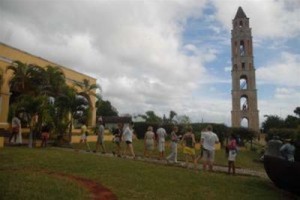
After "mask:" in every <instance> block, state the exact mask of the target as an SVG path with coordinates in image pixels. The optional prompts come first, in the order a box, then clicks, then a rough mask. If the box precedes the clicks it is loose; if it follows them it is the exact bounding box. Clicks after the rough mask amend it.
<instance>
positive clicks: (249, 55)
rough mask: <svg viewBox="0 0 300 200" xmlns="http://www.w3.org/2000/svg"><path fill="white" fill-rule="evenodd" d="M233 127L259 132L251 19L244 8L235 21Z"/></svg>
mask: <svg viewBox="0 0 300 200" xmlns="http://www.w3.org/2000/svg"><path fill="white" fill-rule="evenodd" d="M232 27H233V28H232V30H231V55H232V70H231V77H232V91H231V95H232V111H231V123H232V127H241V126H243V127H247V128H250V129H252V130H254V131H257V132H258V131H259V118H258V109H257V89H256V81H255V67H254V62H253V45H252V33H251V28H250V26H249V18H248V17H247V16H246V14H245V12H244V11H243V9H242V8H241V7H239V8H238V10H237V13H236V15H235V17H234V19H233V20H232Z"/></svg>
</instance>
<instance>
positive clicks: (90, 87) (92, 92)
mask: <svg viewBox="0 0 300 200" xmlns="http://www.w3.org/2000/svg"><path fill="white" fill-rule="evenodd" d="M74 85H75V86H76V87H79V88H80V91H79V92H78V93H77V94H78V95H80V96H82V97H84V98H86V99H87V101H88V103H89V107H88V110H87V115H88V116H87V118H88V119H90V115H91V111H92V110H91V108H92V105H91V104H92V102H91V98H90V96H94V97H96V98H97V99H101V96H100V94H99V93H96V90H97V89H98V90H100V91H101V86H100V85H98V84H90V81H89V80H88V79H83V81H82V82H75V84H74Z"/></svg>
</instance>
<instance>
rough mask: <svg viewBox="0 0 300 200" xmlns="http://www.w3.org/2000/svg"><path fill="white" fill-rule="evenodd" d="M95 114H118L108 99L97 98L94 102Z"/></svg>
mask: <svg viewBox="0 0 300 200" xmlns="http://www.w3.org/2000/svg"><path fill="white" fill-rule="evenodd" d="M96 107H97V116H118V111H117V109H116V108H115V107H114V106H112V105H111V103H110V101H103V100H101V99H99V100H98V101H97V102H96Z"/></svg>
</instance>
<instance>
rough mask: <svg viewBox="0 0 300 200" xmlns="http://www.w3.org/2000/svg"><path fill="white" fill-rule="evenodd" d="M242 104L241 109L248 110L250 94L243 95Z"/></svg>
mask: <svg viewBox="0 0 300 200" xmlns="http://www.w3.org/2000/svg"><path fill="white" fill-rule="evenodd" d="M240 105H241V110H242V111H246V110H248V96H245V95H244V96H242V97H241V99H240Z"/></svg>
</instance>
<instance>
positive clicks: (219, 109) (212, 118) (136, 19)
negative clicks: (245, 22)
mask: <svg viewBox="0 0 300 200" xmlns="http://www.w3.org/2000/svg"><path fill="white" fill-rule="evenodd" d="M239 6H242V8H243V10H244V12H245V13H246V15H247V17H249V18H250V26H251V28H252V35H253V40H254V64H255V68H256V79H257V80H256V81H257V89H258V109H259V112H260V121H262V120H263V116H264V115H267V114H273V115H278V116H281V117H285V116H286V115H287V114H293V110H294V109H295V108H296V107H297V106H300V81H299V77H300V1H299V0H284V1H278V0H264V1H260V0H153V1H150V0H0V22H1V26H0V41H1V42H3V43H6V44H8V45H11V46H13V47H16V48H19V49H22V50H24V51H27V52H29V53H31V54H34V55H37V56H40V57H43V58H45V59H48V60H51V61H53V62H55V63H57V64H60V65H63V66H66V67H69V68H72V69H74V70H77V71H80V72H83V73H86V74H88V75H90V76H92V77H95V78H97V80H98V83H99V84H100V85H101V86H102V96H103V98H104V99H105V100H109V101H111V103H112V104H113V105H114V106H115V107H116V108H117V110H118V111H119V113H120V114H125V113H129V114H143V113H145V112H146V111H148V110H153V111H154V112H155V113H156V114H158V115H160V116H162V115H163V114H166V115H168V113H169V111H170V110H174V111H175V112H177V113H178V114H179V115H188V116H189V117H190V118H191V120H192V121H193V122H200V121H204V122H216V123H225V124H227V125H230V124H231V119H230V118H231V117H230V112H231V50H230V49H231V46H230V39H231V33H230V31H231V28H232V24H231V23H232V19H233V18H234V16H235V14H236V11H237V9H238V7H239Z"/></svg>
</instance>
